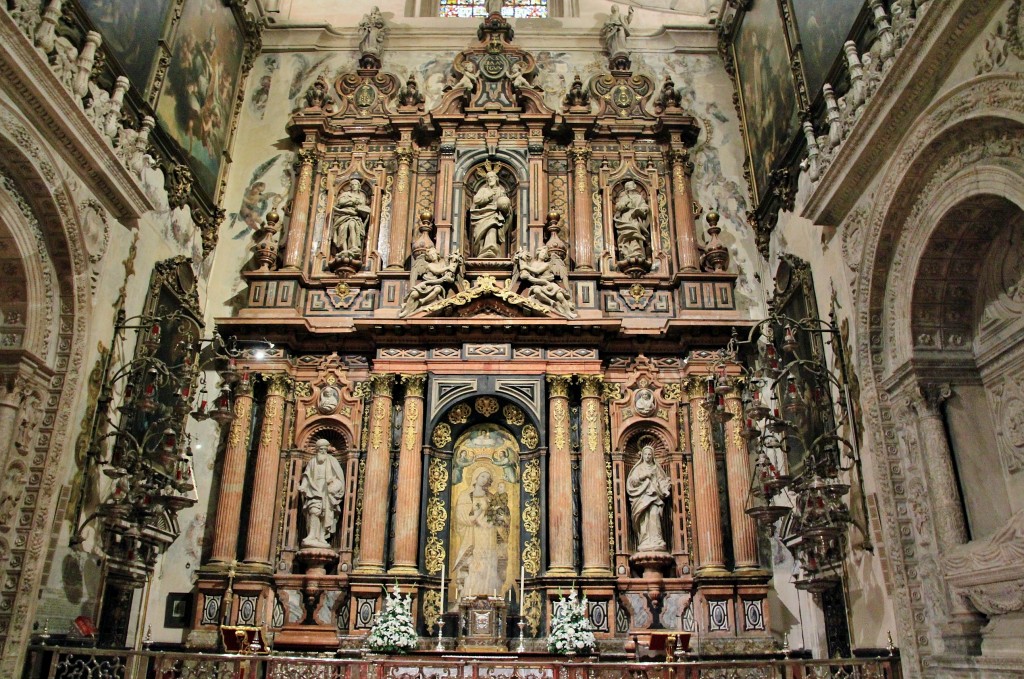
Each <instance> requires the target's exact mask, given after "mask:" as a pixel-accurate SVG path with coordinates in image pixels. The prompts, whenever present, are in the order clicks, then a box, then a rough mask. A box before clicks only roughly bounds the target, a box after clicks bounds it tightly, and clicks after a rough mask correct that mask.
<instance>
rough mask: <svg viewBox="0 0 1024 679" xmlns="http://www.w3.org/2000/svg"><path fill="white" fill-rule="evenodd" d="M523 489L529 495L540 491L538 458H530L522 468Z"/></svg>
mask: <svg viewBox="0 0 1024 679" xmlns="http://www.w3.org/2000/svg"><path fill="white" fill-rule="evenodd" d="M523 490H525V491H526V492H527V493H529V494H530V495H536V494H537V493H539V492H540V460H530V461H529V462H527V463H526V467H525V468H524V469H523Z"/></svg>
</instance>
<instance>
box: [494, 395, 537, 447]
mask: <svg viewBox="0 0 1024 679" xmlns="http://www.w3.org/2000/svg"><path fill="white" fill-rule="evenodd" d="M501 414H502V415H504V416H505V421H506V422H508V423H509V424H514V425H515V426H517V427H518V426H520V425H522V424H523V422H526V415H525V414H524V413H523V411H522V410H521V409H520V408H519V407H518V406H514V405H511V404H510V405H507V406H505V407H504V408H502V409H501ZM531 448H532V446H531Z"/></svg>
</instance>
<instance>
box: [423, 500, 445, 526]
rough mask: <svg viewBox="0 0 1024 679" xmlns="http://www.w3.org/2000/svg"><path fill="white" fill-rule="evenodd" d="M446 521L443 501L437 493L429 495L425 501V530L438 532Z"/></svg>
mask: <svg viewBox="0 0 1024 679" xmlns="http://www.w3.org/2000/svg"><path fill="white" fill-rule="evenodd" d="M447 522H448V510H446V509H445V508H444V502H443V501H442V500H441V498H440V497H439V496H437V495H432V496H430V499H429V500H428V501H427V530H429V531H430V532H431V533H440V532H441V531H443V530H444V526H445V524H446V523H447Z"/></svg>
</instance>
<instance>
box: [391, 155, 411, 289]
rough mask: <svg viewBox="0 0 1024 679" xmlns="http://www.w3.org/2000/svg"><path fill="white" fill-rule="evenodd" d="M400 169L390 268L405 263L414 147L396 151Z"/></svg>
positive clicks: (395, 201)
mask: <svg viewBox="0 0 1024 679" xmlns="http://www.w3.org/2000/svg"><path fill="white" fill-rule="evenodd" d="M395 157H396V158H397V159H398V170H397V172H396V173H395V176H396V179H395V198H394V200H393V201H392V210H391V237H390V239H389V241H388V261H387V267H388V268H389V269H401V268H403V265H404V264H405V254H406V253H405V248H406V244H407V243H408V241H409V185H410V183H411V182H410V174H411V167H412V159H413V154H412V149H410V148H400V149H398V150H397V151H395Z"/></svg>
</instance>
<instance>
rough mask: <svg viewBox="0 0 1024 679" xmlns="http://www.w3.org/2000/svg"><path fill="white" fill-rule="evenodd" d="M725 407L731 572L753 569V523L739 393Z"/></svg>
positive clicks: (755, 564) (731, 395)
mask: <svg viewBox="0 0 1024 679" xmlns="http://www.w3.org/2000/svg"><path fill="white" fill-rule="evenodd" d="M725 408H726V410H727V411H729V412H730V413H732V419H731V420H729V421H728V422H727V423H726V424H725V468H726V473H727V474H728V476H729V519H730V523H731V525H732V553H733V561H734V562H735V569H736V570H738V571H745V570H755V569H757V568H758V567H759V564H758V561H757V523H756V522H755V521H754V519H753V518H751V517H750V515H749V514H747V512H746V509H747V497H748V496H749V495H750V455H749V454H748V453H747V442H746V441H744V440H743V437H742V436H741V435H740V433H741V431H742V428H743V405H742V399H741V397H740V392H739V391H737V390H736V389H733V390H732V391H730V392H729V393H728V394H727V395H726V397H725Z"/></svg>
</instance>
